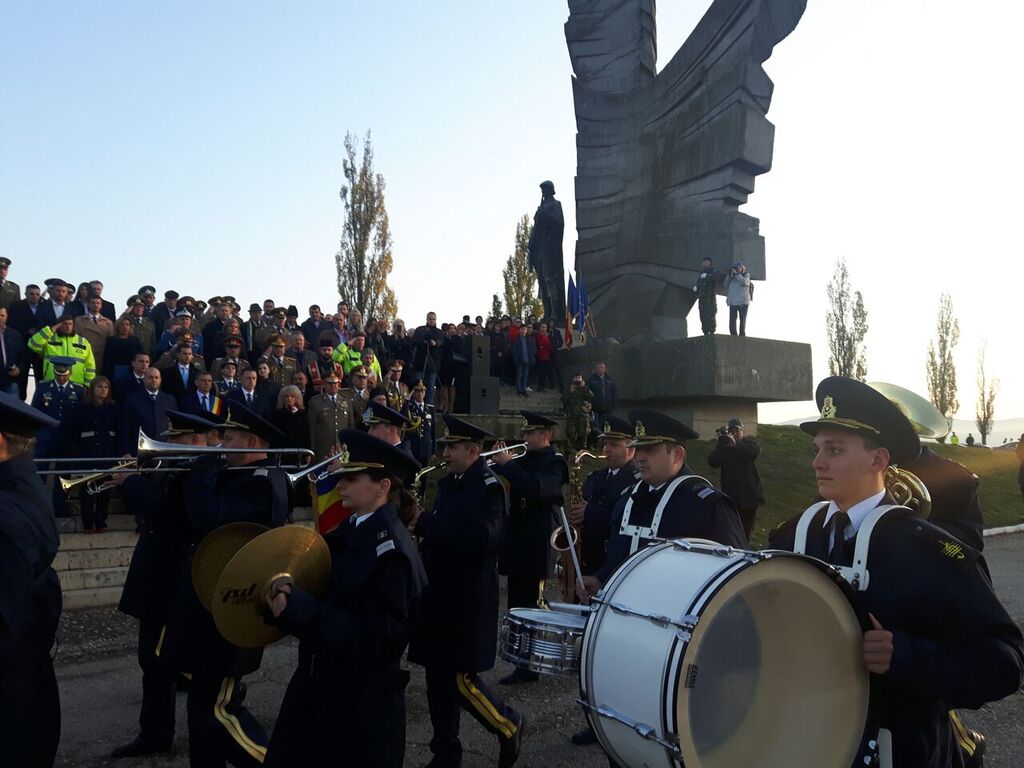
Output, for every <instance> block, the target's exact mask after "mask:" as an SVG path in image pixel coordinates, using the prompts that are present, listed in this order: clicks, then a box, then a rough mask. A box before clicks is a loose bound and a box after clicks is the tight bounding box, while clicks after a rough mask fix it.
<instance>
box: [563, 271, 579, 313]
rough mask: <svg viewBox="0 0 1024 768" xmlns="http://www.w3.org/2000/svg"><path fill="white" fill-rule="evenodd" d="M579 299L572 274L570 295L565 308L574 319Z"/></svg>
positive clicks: (570, 276)
mask: <svg viewBox="0 0 1024 768" xmlns="http://www.w3.org/2000/svg"><path fill="white" fill-rule="evenodd" d="M577 301H578V299H577V297H576V283H574V282H573V279H572V272H570V273H569V295H568V296H567V297H566V299H565V307H566V309H567V310H568V312H569V317H570V318H572V317H573V316H574V315H575V314H576V303H577Z"/></svg>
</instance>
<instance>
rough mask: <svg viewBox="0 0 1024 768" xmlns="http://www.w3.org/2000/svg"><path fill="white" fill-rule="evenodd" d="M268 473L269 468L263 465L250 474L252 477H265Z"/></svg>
mask: <svg viewBox="0 0 1024 768" xmlns="http://www.w3.org/2000/svg"><path fill="white" fill-rule="evenodd" d="M269 474H270V470H269V469H267V468H266V467H263V468H262V469H257V470H256V471H255V472H253V473H252V476H253V477H267V476H268V475H269Z"/></svg>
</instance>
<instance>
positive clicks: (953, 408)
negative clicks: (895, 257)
mask: <svg viewBox="0 0 1024 768" xmlns="http://www.w3.org/2000/svg"><path fill="white" fill-rule="evenodd" d="M959 343H960V322H959V321H958V320H957V319H956V318H955V317H954V316H953V299H952V298H950V296H949V294H948V293H943V294H942V296H941V297H940V298H939V315H938V319H937V321H936V327H935V338H934V339H932V340H931V341H929V342H928V362H927V364H926V366H925V368H926V372H927V375H928V398H929V399H930V400H931V401H932V405H934V406H935V407H936V408H938V409H939V412H940V413H941V414H942V415H943V416H945V417H946V421H947V422H949V424H950V425H952V424H953V415H954V414H955V413H956V412H957V411H958V410H959V409H960V402H959V401H958V400H957V397H956V364H955V363H954V362H953V350H954V349H955V348H956V345H957V344H959Z"/></svg>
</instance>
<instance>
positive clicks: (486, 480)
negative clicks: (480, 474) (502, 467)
mask: <svg viewBox="0 0 1024 768" xmlns="http://www.w3.org/2000/svg"><path fill="white" fill-rule="evenodd" d="M497 482H498V478H496V477H495V476H494V475H489V476H488V477H485V478H484V485H495V484H497Z"/></svg>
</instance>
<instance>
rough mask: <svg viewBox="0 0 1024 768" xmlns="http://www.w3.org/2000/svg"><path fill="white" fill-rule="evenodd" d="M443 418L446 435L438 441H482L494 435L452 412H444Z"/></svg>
mask: <svg viewBox="0 0 1024 768" xmlns="http://www.w3.org/2000/svg"><path fill="white" fill-rule="evenodd" d="M424 389H426V387H424ZM442 418H443V419H444V436H443V437H439V438H437V442H438V443H482V442H483V441H484V440H487V439H489V438H492V437H494V435H492V434H491V433H490V432H488V431H487V430H486V429H481V428H480V427H478V426H476V425H475V424H470V423H469V422H468V421H466V420H464V419H460V418H459V417H458V416H452V415H451V414H450V413H446V414H444V416H443V417H442Z"/></svg>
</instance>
